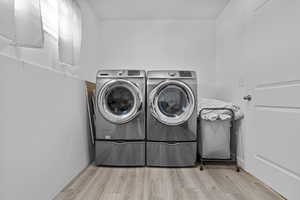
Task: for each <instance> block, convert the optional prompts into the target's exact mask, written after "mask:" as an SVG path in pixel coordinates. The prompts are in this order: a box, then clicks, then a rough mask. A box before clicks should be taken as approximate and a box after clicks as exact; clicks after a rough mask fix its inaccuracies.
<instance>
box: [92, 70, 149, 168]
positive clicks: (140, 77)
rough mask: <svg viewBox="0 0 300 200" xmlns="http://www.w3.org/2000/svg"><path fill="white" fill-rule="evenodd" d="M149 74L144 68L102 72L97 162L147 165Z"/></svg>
mask: <svg viewBox="0 0 300 200" xmlns="http://www.w3.org/2000/svg"><path fill="white" fill-rule="evenodd" d="M145 77H146V73H145V71H140V70H100V71H98V73H97V79H96V94H95V95H96V108H95V128H96V134H95V162H96V165H101V166H124V167H125V166H145V148H146V147H145V128H146V126H145V118H146V115H145V92H146V91H145V82H146V78H145Z"/></svg>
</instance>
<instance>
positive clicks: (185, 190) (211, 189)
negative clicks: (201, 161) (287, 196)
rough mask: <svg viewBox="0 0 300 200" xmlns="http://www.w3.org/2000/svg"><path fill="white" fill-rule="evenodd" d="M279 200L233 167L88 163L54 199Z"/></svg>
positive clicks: (256, 181)
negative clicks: (135, 166)
mask: <svg viewBox="0 0 300 200" xmlns="http://www.w3.org/2000/svg"><path fill="white" fill-rule="evenodd" d="M71 199H74V200H278V199H282V198H280V197H279V196H278V195H277V194H275V193H273V192H272V191H270V190H268V189H267V188H266V187H264V185H263V184H262V183H260V182H259V181H258V180H257V179H255V178H254V177H252V176H250V175H248V174H247V173H246V172H244V171H241V172H240V173H237V172H236V171H235V170H234V169H233V168H232V167H227V166H224V167H223V166H222V167H216V166H208V167H207V168H206V169H205V170H204V171H200V170H199V168H187V169H172V168H171V169H170V168H168V169H163V168H105V167H99V168H98V167H96V166H93V165H91V166H89V167H88V168H87V169H86V170H85V171H84V172H83V173H82V174H81V175H80V176H79V177H78V178H76V179H75V180H74V181H73V182H72V183H70V185H69V186H68V187H67V188H65V189H64V190H63V191H62V192H61V193H60V194H59V195H58V196H57V197H56V198H55V200H71Z"/></svg>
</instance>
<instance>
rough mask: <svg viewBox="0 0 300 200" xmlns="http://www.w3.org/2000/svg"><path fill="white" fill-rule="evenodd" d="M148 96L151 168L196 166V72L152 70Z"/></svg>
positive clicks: (148, 153)
mask: <svg viewBox="0 0 300 200" xmlns="http://www.w3.org/2000/svg"><path fill="white" fill-rule="evenodd" d="M147 96H148V103H147V104H148V105H147V108H148V111H147V144H146V146H147V148H146V149H147V165H148V166H158V167H189V166H194V165H195V164H196V157H197V109H196V105H197V103H196V102H197V78H196V73H195V72H193V71H149V72H148V73H147Z"/></svg>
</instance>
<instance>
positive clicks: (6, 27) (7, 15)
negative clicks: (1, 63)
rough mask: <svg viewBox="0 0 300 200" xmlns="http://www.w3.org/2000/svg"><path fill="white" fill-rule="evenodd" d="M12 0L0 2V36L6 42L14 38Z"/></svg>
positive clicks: (1, 0)
mask: <svg viewBox="0 0 300 200" xmlns="http://www.w3.org/2000/svg"><path fill="white" fill-rule="evenodd" d="M14 12H15V5H14V0H0V35H1V36H3V37H5V38H6V39H8V40H14V38H15V14H14Z"/></svg>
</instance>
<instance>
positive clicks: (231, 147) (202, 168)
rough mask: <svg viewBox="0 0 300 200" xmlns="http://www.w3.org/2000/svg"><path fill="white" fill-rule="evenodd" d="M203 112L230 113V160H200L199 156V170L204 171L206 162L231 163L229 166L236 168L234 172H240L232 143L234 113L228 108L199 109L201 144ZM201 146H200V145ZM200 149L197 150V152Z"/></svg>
mask: <svg viewBox="0 0 300 200" xmlns="http://www.w3.org/2000/svg"><path fill="white" fill-rule="evenodd" d="M204 110H228V111H230V112H231V114H232V117H231V127H230V157H231V158H230V159H208V158H202V157H201V156H200V170H201V171H203V170H204V165H205V163H208V162H213V163H217V162H222V163H231V164H235V166H236V171H237V172H240V167H239V166H238V163H237V142H234V140H233V139H235V137H234V128H235V115H234V111H233V110H232V109H229V108H203V109H201V111H200V113H199V116H198V124H199V126H200V127H199V128H198V132H199V133H198V137H199V139H200V141H199V142H201V143H202V138H201V136H202V135H201V127H202V124H201V122H202V117H201V116H202V112H203V111H204ZM201 146H202V145H201ZM199 150H200V149H198V152H199Z"/></svg>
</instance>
